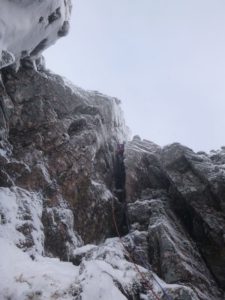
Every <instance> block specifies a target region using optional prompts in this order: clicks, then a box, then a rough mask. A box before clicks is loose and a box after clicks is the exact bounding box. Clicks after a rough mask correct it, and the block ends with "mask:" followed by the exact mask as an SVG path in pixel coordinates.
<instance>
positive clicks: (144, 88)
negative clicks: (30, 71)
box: [45, 0, 225, 151]
mask: <svg viewBox="0 0 225 300" xmlns="http://www.w3.org/2000/svg"><path fill="white" fill-rule="evenodd" d="M72 1H73V2H74V9H73V16H72V22H71V31H70V34H69V35H68V36H67V37H66V38H63V39H62V40H60V41H58V42H57V44H56V45H55V46H53V47H51V48H50V49H48V50H47V51H46V52H45V57H46V61H47V67H48V68H50V69H52V70H53V71H55V72H57V73H59V74H61V75H64V76H66V77H67V78H68V79H70V80H71V81H73V82H74V83H75V84H77V85H79V86H81V87H83V88H85V89H93V90H99V91H101V92H103V93H106V94H108V95H111V96H115V97H117V98H119V99H121V100H122V108H123V110H124V114H125V118H126V121H127V124H128V126H129V127H130V128H131V130H132V133H133V134H139V135H140V136H141V137H142V138H146V139H149V140H151V141H154V142H156V143H158V144H160V145H165V144H169V143H172V142H180V143H182V144H185V145H187V146H189V147H191V148H193V149H194V150H205V151H209V150H211V149H218V148H220V146H222V145H225V132H224V131H225V1H224V0H72Z"/></svg>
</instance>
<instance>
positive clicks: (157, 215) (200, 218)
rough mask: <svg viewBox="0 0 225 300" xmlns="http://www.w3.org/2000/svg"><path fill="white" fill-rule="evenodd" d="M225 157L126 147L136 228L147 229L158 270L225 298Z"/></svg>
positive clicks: (204, 295)
mask: <svg viewBox="0 0 225 300" xmlns="http://www.w3.org/2000/svg"><path fill="white" fill-rule="evenodd" d="M224 155H225V152H224V150H222V151H217V152H215V153H211V154H210V155H207V154H205V153H199V154H195V153H194V152H193V151H192V150H190V149H189V148H187V147H184V146H181V145H180V144H172V145H170V146H167V147H165V148H163V149H160V147H158V146H156V145H154V144H153V143H151V142H148V141H139V140H137V139H134V140H133V141H132V142H130V143H128V146H127V153H126V174H127V181H126V185H127V186H126V190H127V201H129V204H128V216H129V218H130V223H131V228H133V229H136V230H139V231H140V232H143V231H144V232H146V235H147V239H148V249H149V250H148V251H149V252H148V255H149V258H148V259H149V260H150V262H151V265H152V268H153V270H154V271H155V272H156V273H157V274H158V275H159V276H160V277H161V278H163V279H164V280H165V281H166V282H167V283H177V282H179V283H180V284H181V283H183V284H184V285H186V283H187V282H189V286H190V285H191V286H192V289H193V291H194V292H195V293H196V296H197V297H199V299H217V298H218V299H220V297H222V298H223V296H222V294H221V296H220V294H219V293H218V291H219V289H220V288H221V289H223V290H224V288H225V285H224V279H225V272H224V266H225V261H224V253H225V252H224V251H225V241H224V233H225V223H224V221H225V214H224V202H225V199H224V198H223V197H224V196H223V195H224V194H223V192H222V191H223V189H224V182H225V181H224V179H225V178H224V175H225V173H224ZM140 179H141V180H140ZM135 193H136V194H135ZM192 297H193V296H189V298H190V299H192ZM189 298H188V299H189ZM180 299H183V298H182V297H181V298H180ZM185 299H186V298H185ZM197 299H198V298H197Z"/></svg>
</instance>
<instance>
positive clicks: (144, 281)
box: [112, 200, 160, 300]
mask: <svg viewBox="0 0 225 300" xmlns="http://www.w3.org/2000/svg"><path fill="white" fill-rule="evenodd" d="M112 215H113V223H114V226H115V229H116V233H117V235H118V237H119V241H120V243H121V245H122V247H123V248H124V250H125V252H126V253H127V255H128V257H129V260H130V261H131V262H132V263H133V264H134V267H135V269H136V271H137V272H138V274H139V275H140V277H141V279H142V281H143V285H144V286H145V287H146V288H147V289H148V290H149V291H150V292H151V293H152V295H153V296H154V297H155V298H156V299H157V300H160V298H159V297H158V295H157V294H156V293H155V292H154V290H153V288H152V285H151V284H150V282H149V280H148V278H147V277H146V275H145V274H144V273H143V272H141V271H140V269H139V267H138V265H137V264H136V263H135V261H134V259H133V257H132V255H131V254H130V252H129V251H128V250H127V248H126V246H125V245H124V243H123V240H122V237H121V235H120V232H119V229H118V225H117V222H116V217H115V208H114V200H113V201H112Z"/></svg>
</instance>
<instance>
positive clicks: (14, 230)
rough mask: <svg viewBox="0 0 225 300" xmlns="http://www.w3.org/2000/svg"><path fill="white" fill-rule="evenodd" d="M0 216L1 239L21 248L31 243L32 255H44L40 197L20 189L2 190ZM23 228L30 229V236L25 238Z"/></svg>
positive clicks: (0, 193) (0, 191) (0, 192)
mask: <svg viewBox="0 0 225 300" xmlns="http://www.w3.org/2000/svg"><path fill="white" fill-rule="evenodd" d="M0 216H1V220H0V237H1V238H5V239H7V240H9V241H13V242H14V244H16V245H20V246H21V247H22V245H26V243H27V242H28V241H29V245H32V246H31V247H28V248H29V251H30V253H33V254H35V253H39V254H41V253H43V243H44V234H43V225H42V223H41V216H42V199H41V197H40V196H39V195H37V194H35V193H29V192H27V191H25V190H23V189H20V188H12V189H9V188H0ZM23 228H29V232H30V234H27V235H26V236H25V235H24V234H23V233H22V232H23V230H22V229H23ZM24 247H26V246H24ZM26 250H28V249H27V248H26Z"/></svg>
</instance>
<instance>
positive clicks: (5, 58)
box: [0, 0, 72, 69]
mask: <svg viewBox="0 0 225 300" xmlns="http://www.w3.org/2000/svg"><path fill="white" fill-rule="evenodd" d="M71 6H72V4H71V0H45V1H42V0H41V1H40V0H24V1H19V0H1V9H0V69H1V68H3V67H6V66H8V65H11V64H12V63H18V62H19V60H20V59H31V60H35V59H37V58H38V57H39V56H40V54H41V53H42V51H43V50H44V49H46V48H47V47H49V46H50V45H52V44H54V43H55V42H56V40H57V39H59V38H60V37H62V36H64V35H66V34H67V33H68V30H69V19H70V14H71Z"/></svg>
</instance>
